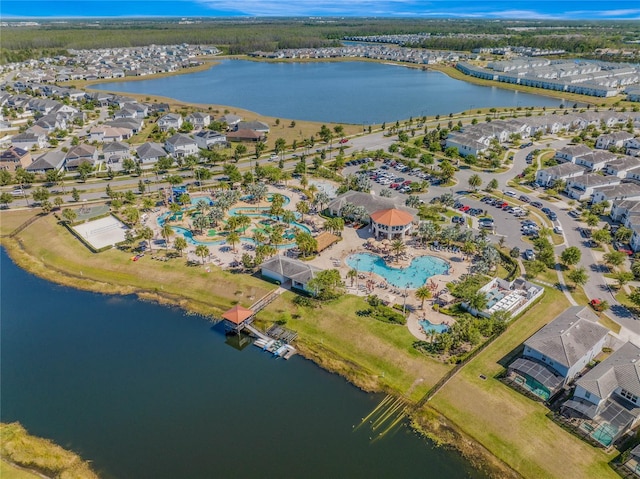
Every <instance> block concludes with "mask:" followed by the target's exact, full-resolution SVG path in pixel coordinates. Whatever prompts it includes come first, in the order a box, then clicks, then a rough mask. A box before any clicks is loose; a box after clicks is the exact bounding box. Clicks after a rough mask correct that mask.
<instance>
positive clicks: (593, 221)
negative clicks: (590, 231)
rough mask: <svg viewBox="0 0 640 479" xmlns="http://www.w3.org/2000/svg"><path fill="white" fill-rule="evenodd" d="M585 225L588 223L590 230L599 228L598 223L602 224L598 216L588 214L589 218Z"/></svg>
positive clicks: (586, 219)
mask: <svg viewBox="0 0 640 479" xmlns="http://www.w3.org/2000/svg"><path fill="white" fill-rule="evenodd" d="M584 221H585V223H587V225H588V226H589V227H590V228H593V227H595V226H598V223H599V222H600V218H598V217H597V216H596V215H593V214H588V215H587V217H586V218H585V219H584Z"/></svg>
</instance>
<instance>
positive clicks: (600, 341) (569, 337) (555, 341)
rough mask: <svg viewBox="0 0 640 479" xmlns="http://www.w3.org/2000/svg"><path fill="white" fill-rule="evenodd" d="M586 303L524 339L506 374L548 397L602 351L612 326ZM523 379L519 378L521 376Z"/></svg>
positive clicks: (543, 396) (565, 312) (569, 309)
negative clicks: (520, 350) (605, 322)
mask: <svg viewBox="0 0 640 479" xmlns="http://www.w3.org/2000/svg"><path fill="white" fill-rule="evenodd" d="M597 320H598V317H597V316H596V315H595V314H594V312H593V311H592V310H590V309H589V308H588V307H585V306H572V307H570V308H568V309H567V310H565V311H564V312H563V313H561V314H560V315H559V316H557V317H556V318H555V319H554V320H553V321H551V322H550V323H548V324H547V325H545V326H543V327H542V328H541V329H540V330H538V331H537V332H536V333H535V334H534V335H533V336H531V337H530V338H529V339H527V340H526V341H525V342H524V351H523V353H522V357H520V358H518V359H516V360H515V361H514V362H512V363H511V364H510V365H509V367H508V371H507V376H508V377H510V378H512V379H515V380H516V382H517V383H519V384H520V385H521V386H522V387H524V388H526V389H528V390H530V391H531V392H533V393H534V394H536V395H538V396H540V397H541V398H542V399H544V400H547V399H549V398H550V397H552V396H553V395H554V394H555V393H557V392H558V391H560V389H561V388H562V387H563V386H564V385H566V384H567V383H569V382H571V381H572V380H573V379H574V378H575V377H576V376H577V375H578V373H580V372H581V371H582V370H583V369H584V368H585V367H587V365H588V364H589V363H590V362H591V361H593V359H594V358H595V357H596V356H597V355H598V354H600V353H601V352H602V348H603V347H604V346H605V343H606V341H607V337H608V334H609V330H608V329H607V328H605V327H603V326H600V325H599V324H598V323H597ZM518 379H520V380H518Z"/></svg>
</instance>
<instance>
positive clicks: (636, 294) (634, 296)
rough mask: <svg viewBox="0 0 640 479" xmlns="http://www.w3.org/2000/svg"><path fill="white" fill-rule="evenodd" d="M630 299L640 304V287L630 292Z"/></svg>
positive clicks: (637, 304)
mask: <svg viewBox="0 0 640 479" xmlns="http://www.w3.org/2000/svg"><path fill="white" fill-rule="evenodd" d="M629 300H630V301H631V302H632V303H633V304H635V305H636V306H640V288H635V289H634V290H633V291H632V292H631V294H629Z"/></svg>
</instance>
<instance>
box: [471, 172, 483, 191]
mask: <svg viewBox="0 0 640 479" xmlns="http://www.w3.org/2000/svg"><path fill="white" fill-rule="evenodd" d="M481 185H482V178H480V175H478V174H477V173H476V174H473V175H471V177H469V186H470V187H472V188H473V191H478V188H480V186H481Z"/></svg>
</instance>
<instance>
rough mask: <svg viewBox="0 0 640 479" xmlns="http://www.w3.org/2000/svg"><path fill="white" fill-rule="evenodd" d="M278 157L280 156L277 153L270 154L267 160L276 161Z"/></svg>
mask: <svg viewBox="0 0 640 479" xmlns="http://www.w3.org/2000/svg"><path fill="white" fill-rule="evenodd" d="M279 159H280V157H279V156H278V155H271V156H270V157H269V161H278V160H279Z"/></svg>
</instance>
